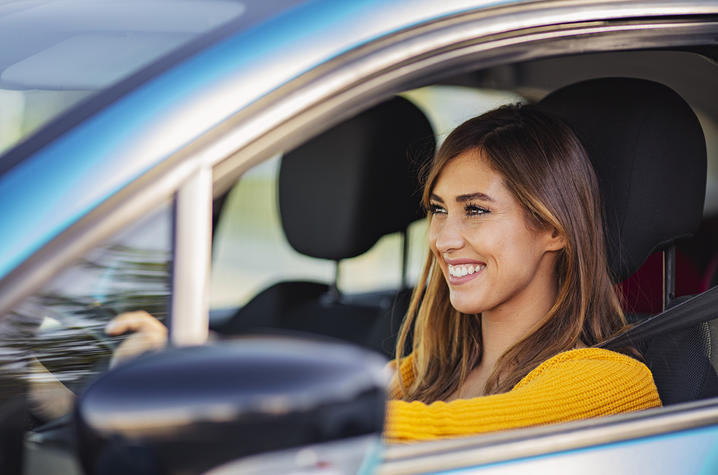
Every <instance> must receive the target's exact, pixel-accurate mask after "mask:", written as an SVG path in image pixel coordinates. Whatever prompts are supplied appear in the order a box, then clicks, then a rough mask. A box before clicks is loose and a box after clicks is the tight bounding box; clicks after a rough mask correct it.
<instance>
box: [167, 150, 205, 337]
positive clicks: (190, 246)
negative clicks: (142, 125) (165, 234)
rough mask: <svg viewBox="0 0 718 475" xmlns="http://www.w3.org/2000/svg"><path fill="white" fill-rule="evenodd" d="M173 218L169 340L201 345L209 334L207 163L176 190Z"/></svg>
mask: <svg viewBox="0 0 718 475" xmlns="http://www.w3.org/2000/svg"><path fill="white" fill-rule="evenodd" d="M174 218H175V220H174V248H173V259H172V289H173V290H174V291H173V292H172V306H171V311H170V323H169V339H170V343H171V344H172V345H175V346H184V345H200V344H202V343H205V342H206V341H207V335H208V333H209V272H210V263H211V258H212V170H211V169H210V167H209V166H207V165H206V164H200V165H199V166H198V169H197V170H196V171H195V172H194V173H193V174H192V175H191V176H190V177H189V178H188V179H187V181H185V182H184V183H183V184H182V186H181V187H180V189H179V190H178V191H177V195H176V199H175V216H174ZM178 256H179V258H177V257H178ZM178 289H179V291H178Z"/></svg>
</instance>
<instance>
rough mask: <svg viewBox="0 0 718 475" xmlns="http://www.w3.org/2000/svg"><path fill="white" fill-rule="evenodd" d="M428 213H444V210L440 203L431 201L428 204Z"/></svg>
mask: <svg viewBox="0 0 718 475" xmlns="http://www.w3.org/2000/svg"><path fill="white" fill-rule="evenodd" d="M429 214H431V215H432V216H433V215H435V214H446V210H445V209H444V207H443V206H441V205H438V204H436V203H431V204H430V205H429Z"/></svg>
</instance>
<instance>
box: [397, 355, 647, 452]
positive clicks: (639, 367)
mask: <svg viewBox="0 0 718 475" xmlns="http://www.w3.org/2000/svg"><path fill="white" fill-rule="evenodd" d="M407 368H411V365H410V362H409V361H404V362H403V363H402V365H401V367H400V371H401V373H402V375H403V376H404V377H406V376H409V378H411V377H412V375H411V374H410V373H411V371H410V369H407ZM407 380H410V379H407ZM660 405H661V400H660V398H659V396H658V391H657V390H656V386H655V384H654V382H653V376H652V375H651V372H650V370H649V369H648V368H647V367H646V366H645V365H644V364H643V363H641V362H639V361H637V360H635V359H633V358H630V357H628V356H625V355H622V354H620V353H616V352H613V351H608V350H603V349H597V348H584V349H578V350H571V351H566V352H564V353H560V354H558V355H556V356H554V357H553V358H550V359H548V360H547V361H545V362H543V363H542V364H541V365H539V366H538V367H537V368H536V369H534V370H533V371H531V372H530V373H529V374H528V375H526V376H525V377H524V378H523V379H522V380H521V381H519V383H518V384H517V385H516V386H515V387H514V388H513V389H512V390H511V391H509V392H506V393H502V394H494V395H490V396H483V397H477V398H473V399H460V400H455V401H451V402H443V401H438V402H434V403H432V404H424V403H421V402H417V401H414V402H405V401H398V400H393V401H389V403H388V406H387V421H386V428H385V437H386V438H387V439H388V440H389V441H391V442H399V441H412V440H428V439H436V438H444V437H457V436H465V435H471V434H479V433H482V432H490V431H495V430H502V429H512V428H517V427H525V426H533V425H540V424H549V423H553V422H565V421H572V420H576V419H584V418H588V417H596V416H603V415H609V414H618V413H622V412H629V411H636V410H640V409H648V408H651V407H656V406H660Z"/></svg>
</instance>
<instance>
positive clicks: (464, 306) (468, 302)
mask: <svg viewBox="0 0 718 475" xmlns="http://www.w3.org/2000/svg"><path fill="white" fill-rule="evenodd" d="M462 297H463V296H460V295H457V293H455V292H451V294H450V296H449V300H450V302H451V306H452V307H454V309H456V310H457V311H459V312H461V313H465V314H467V315H472V314H478V313H481V312H482V311H483V310H484V308H483V307H482V306H481V305H480V304H479V303H478V302H476V299H467V298H462Z"/></svg>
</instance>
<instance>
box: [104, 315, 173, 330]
mask: <svg viewBox="0 0 718 475" xmlns="http://www.w3.org/2000/svg"><path fill="white" fill-rule="evenodd" d="M138 331H139V332H159V333H167V328H166V327H165V326H164V325H163V324H162V323H161V322H160V321H159V320H157V319H156V318H155V317H153V316H152V315H150V314H149V313H147V312H145V311H144V310H138V311H135V312H125V313H123V314H120V315H118V316H116V317H115V318H113V319H112V320H110V322H109V323H108V324H107V326H106V327H105V333H107V334H108V335H121V334H123V333H126V332H138Z"/></svg>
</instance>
